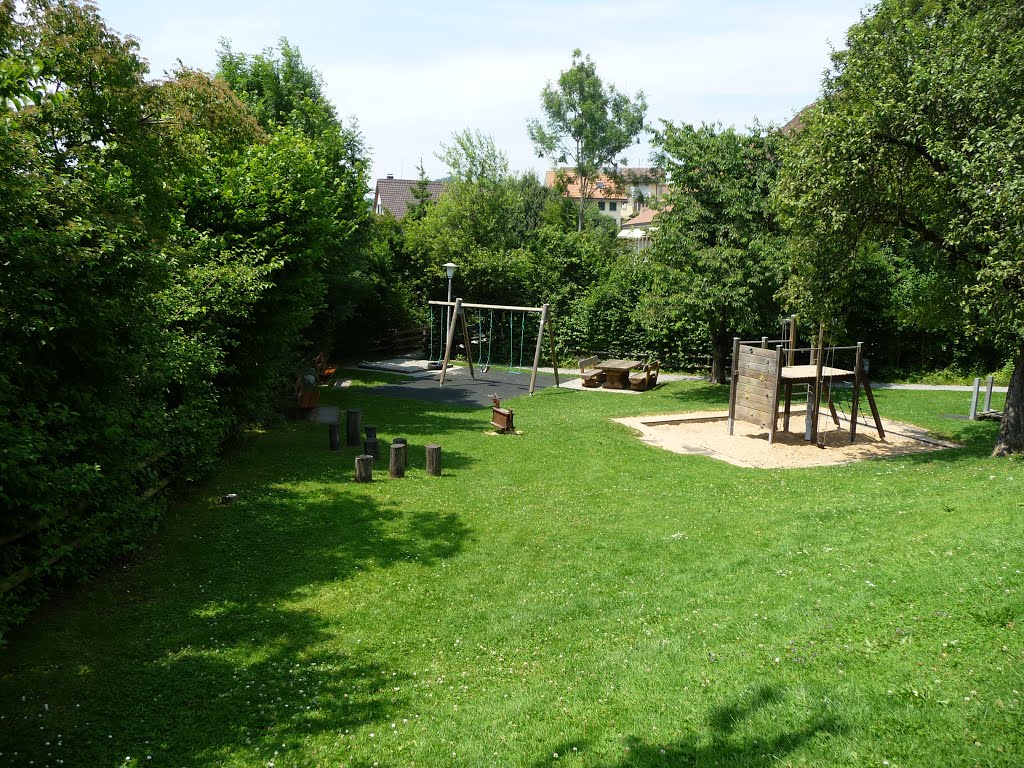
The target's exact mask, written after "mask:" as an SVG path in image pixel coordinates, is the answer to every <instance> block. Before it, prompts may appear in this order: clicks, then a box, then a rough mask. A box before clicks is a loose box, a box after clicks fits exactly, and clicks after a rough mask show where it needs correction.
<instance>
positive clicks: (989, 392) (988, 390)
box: [981, 376, 996, 413]
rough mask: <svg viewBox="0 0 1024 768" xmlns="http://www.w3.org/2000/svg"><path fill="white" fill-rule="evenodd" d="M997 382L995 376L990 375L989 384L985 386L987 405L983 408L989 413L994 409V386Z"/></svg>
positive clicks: (983, 410) (984, 411)
mask: <svg viewBox="0 0 1024 768" xmlns="http://www.w3.org/2000/svg"><path fill="white" fill-rule="evenodd" d="M995 383H996V377H995V376H989V377H988V386H987V387H986V388H985V407H984V408H982V409H981V410H982V412H983V413H988V412H989V411H991V410H992V387H993V386H994V385H995Z"/></svg>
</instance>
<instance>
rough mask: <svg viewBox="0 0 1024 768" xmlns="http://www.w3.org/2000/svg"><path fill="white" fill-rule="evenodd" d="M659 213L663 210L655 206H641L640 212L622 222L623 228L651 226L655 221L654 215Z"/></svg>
mask: <svg viewBox="0 0 1024 768" xmlns="http://www.w3.org/2000/svg"><path fill="white" fill-rule="evenodd" d="M659 213H661V211H659V210H657V209H655V208H641V209H640V213H638V214H637V215H636V216H634V217H633V218H631V219H629V220H628V221H624V222H622V228H623V229H625V228H627V227H649V226H651V223H652V222H653V221H654V217H655V216H657V215H658V214H659Z"/></svg>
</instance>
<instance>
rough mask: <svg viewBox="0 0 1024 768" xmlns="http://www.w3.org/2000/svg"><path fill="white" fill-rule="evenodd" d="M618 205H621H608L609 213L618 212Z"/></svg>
mask: <svg viewBox="0 0 1024 768" xmlns="http://www.w3.org/2000/svg"><path fill="white" fill-rule="evenodd" d="M618 205H619V204H618V203H608V210H609V211H615V210H618Z"/></svg>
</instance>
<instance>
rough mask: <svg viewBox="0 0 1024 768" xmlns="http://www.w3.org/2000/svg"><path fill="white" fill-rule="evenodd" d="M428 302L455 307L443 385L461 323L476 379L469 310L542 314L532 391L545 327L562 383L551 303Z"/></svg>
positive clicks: (471, 370) (448, 331) (448, 336)
mask: <svg viewBox="0 0 1024 768" xmlns="http://www.w3.org/2000/svg"><path fill="white" fill-rule="evenodd" d="M428 303H429V304H431V305H432V306H437V307H450V308H451V309H452V310H453V311H452V313H451V319H450V320H449V322H448V329H447V333H446V334H445V345H444V360H443V361H442V363H441V386H442V387H443V386H444V382H445V378H446V375H447V373H448V364H449V363H450V362H451V358H452V348H453V346H454V344H455V331H456V327H457V326H458V327H459V328H461V330H462V338H463V343H464V345H465V348H466V352H467V354H466V360H467V362H468V363H469V375H470V376H472V377H473V379H474V380H475V379H476V372H475V371H474V370H473V355H472V354H471V352H470V351H471V350H472V347H473V340H472V339H471V337H470V333H469V325H468V323H467V322H466V310H467V309H478V310H495V311H507V312H522V313H523V314H524V315H526V314H539V315H540V321H539V324H538V327H537V346H536V349H535V350H534V354H533V367H532V368H531V372H530V394H531V395H532V394H533V391H534V389H535V388H536V385H537V368H538V367H539V366H540V353H541V350H542V349H543V345H544V329H545V327H546V328H547V331H548V340H549V342H550V345H551V365H552V367H553V368H554V369H555V386H556V387H557V386H560V384H559V381H558V357H557V355H556V353H555V329H554V323H553V320H552V317H551V305H550V304H544V305H543V306H540V307H518V306H507V305H502V304H470V303H468V302H464V301H463V300H462V299H456V300H455V301H430V302H428ZM524 321H525V318H524ZM477 343H478V345H480V346H481V348H482V343H483V339H482V338H478V339H477Z"/></svg>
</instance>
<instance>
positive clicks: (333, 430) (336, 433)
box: [327, 424, 341, 451]
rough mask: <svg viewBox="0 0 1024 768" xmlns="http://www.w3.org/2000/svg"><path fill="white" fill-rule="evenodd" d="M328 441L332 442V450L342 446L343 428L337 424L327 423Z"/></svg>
mask: <svg viewBox="0 0 1024 768" xmlns="http://www.w3.org/2000/svg"><path fill="white" fill-rule="evenodd" d="M327 441H328V443H330V446H331V450H332V451H336V450H338V449H339V448H341V429H340V428H339V426H338V425H337V424H328V425H327Z"/></svg>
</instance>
